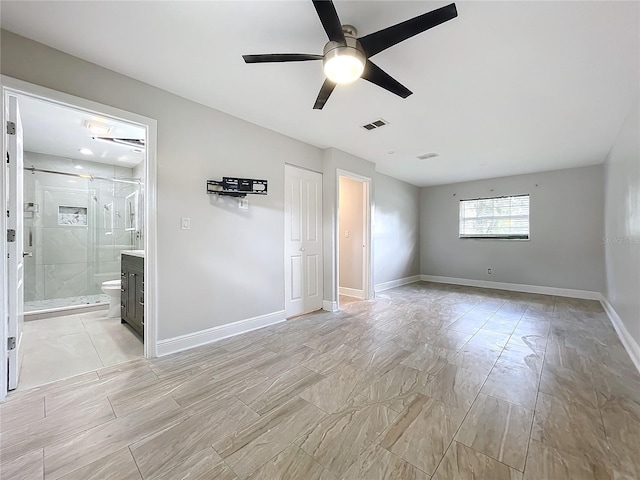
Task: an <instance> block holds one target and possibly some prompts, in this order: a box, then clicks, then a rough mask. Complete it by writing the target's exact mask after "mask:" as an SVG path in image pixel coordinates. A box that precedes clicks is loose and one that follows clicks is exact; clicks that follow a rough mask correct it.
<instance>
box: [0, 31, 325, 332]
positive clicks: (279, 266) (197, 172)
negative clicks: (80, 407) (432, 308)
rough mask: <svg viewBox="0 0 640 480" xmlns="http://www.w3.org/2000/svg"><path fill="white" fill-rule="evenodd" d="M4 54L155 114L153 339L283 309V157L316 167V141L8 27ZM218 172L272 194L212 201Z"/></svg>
mask: <svg viewBox="0 0 640 480" xmlns="http://www.w3.org/2000/svg"><path fill="white" fill-rule="evenodd" d="M1 61H2V64H1V69H2V73H3V74H4V75H8V76H10V77H14V78H18V79H21V80H24V81H27V82H31V83H35V84H38V85H43V86H45V87H48V88H52V89H54V90H58V91H62V92H66V93H69V94H72V95H76V96H79V97H84V98H88V99H90V100H93V101H97V102H100V103H103V104H106V105H111V106H114V107H117V108H121V109H124V110H128V111H130V112H135V113H138V114H140V115H145V116H147V117H151V118H154V119H156V120H157V122H158V145H157V147H158V148H157V169H158V191H157V198H158V205H157V207H158V216H157V223H158V235H157V248H158V252H157V253H158V264H157V272H158V279H159V280H158V292H157V298H158V339H159V340H163V339H167V338H171V337H174V336H178V335H183V334H187V333H191V332H197V331H200V330H204V329H207V328H211V327H215V326H218V325H222V324H226V323H231V322H235V321H238V320H242V319H246V318H251V317H255V316H259V315H265V314H269V313H273V312H277V311H281V310H283V308H284V234H283V232H284V213H283V212H284V210H283V200H284V164H285V162H288V163H291V164H296V165H300V166H303V167H306V168H311V169H313V170H316V171H322V151H321V150H320V149H318V148H316V147H313V146H310V145H308V144H305V143H302V142H300V141H297V140H294V139H291V138H289V137H286V136H283V135H279V134H277V133H274V132H273V131H270V130H267V129H265V128H261V127H258V126H256V125H253V124H250V123H248V122H245V121H243V120H240V119H238V118H235V117H232V116H230V115H226V114H224V113H222V112H219V111H216V110H213V109H211V108H208V107H205V106H203V105H200V104H197V103H195V102H191V101H188V100H185V99H184V98H181V97H178V96H176V95H172V94H170V93H167V92H165V91H163V90H160V89H157V88H154V87H151V86H149V85H147V84H144V83H142V82H138V81H136V80H133V79H131V78H128V77H125V76H123V75H120V74H117V73H115V72H113V71H110V70H107V69H105V68H102V67H99V66H97V65H94V64H91V63H88V62H85V61H83V60H81V59H78V58H76V57H72V56H70V55H67V54H65V53H62V52H60V51H57V50H54V49H51V48H49V47H46V46H44V45H42V44H39V43H37V42H33V41H31V40H28V39H25V38H23V37H20V36H17V35H15V34H12V33H10V32H6V31H3V32H2V59H1ZM223 175H227V176H238V177H252V178H264V179H266V180H268V181H269V194H268V195H267V196H264V197H252V198H251V199H250V206H249V210H247V211H243V210H240V209H238V207H237V203H236V202H219V203H217V202H213V201H212V197H209V196H207V195H206V193H205V190H206V184H205V181H206V180H207V179H219V178H221V177H222V176H223ZM334 191H335V190H334ZM181 217H190V218H191V230H181V229H180V218H181ZM256 232H259V235H257V234H256Z"/></svg>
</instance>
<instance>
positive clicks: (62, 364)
mask: <svg viewBox="0 0 640 480" xmlns="http://www.w3.org/2000/svg"><path fill="white" fill-rule="evenodd" d="M106 313H107V311H106V309H103V310H97V311H93V312H86V313H79V314H73V315H64V316H55V317H50V318H44V319H41V320H30V321H26V322H24V327H23V332H24V333H23V345H22V349H21V357H22V361H21V367H20V380H19V384H18V390H25V389H28V388H31V387H34V386H37V385H42V384H45V383H49V382H53V381H56V380H61V379H63V378H68V377H71V376H74V375H79V374H82V373H86V372H90V371H93V370H97V369H100V368H103V367H109V366H112V365H116V364H118V363H123V362H128V361H130V360H134V359H136V358H142V357H143V355H144V351H143V350H144V348H143V343H142V338H141V337H140V336H138V335H137V334H136V333H135V332H134V331H133V330H132V329H131V328H130V327H129V326H128V325H123V324H122V323H120V319H119V318H106Z"/></svg>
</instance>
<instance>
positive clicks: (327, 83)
mask: <svg viewBox="0 0 640 480" xmlns="http://www.w3.org/2000/svg"><path fill="white" fill-rule="evenodd" d="M334 88H336V84H335V83H334V82H332V81H331V80H329V79H328V78H325V80H324V83H323V84H322V88H321V89H320V93H318V98H316V103H315V104H314V105H313V109H314V110H322V107H324V104H325V103H327V100H329V95H331V92H333V89H334Z"/></svg>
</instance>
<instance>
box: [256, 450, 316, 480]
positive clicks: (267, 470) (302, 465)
mask: <svg viewBox="0 0 640 480" xmlns="http://www.w3.org/2000/svg"><path fill="white" fill-rule="evenodd" d="M323 472H324V468H323V467H322V465H320V464H319V463H318V462H316V461H315V460H314V459H313V458H311V457H310V456H309V455H307V454H306V453H305V452H303V451H302V450H300V448H298V447H296V446H295V445H289V446H288V447H287V448H286V449H285V450H283V451H282V452H281V453H280V454H279V455H277V456H275V457H274V458H272V459H271V460H269V461H268V462H267V463H265V464H264V465H263V466H262V467H260V468H259V469H258V470H257V471H256V472H255V473H254V474H253V475H251V477H250V480H265V479H269V480H293V479H294V478H299V479H304V480H320V478H321V476H322V474H323Z"/></svg>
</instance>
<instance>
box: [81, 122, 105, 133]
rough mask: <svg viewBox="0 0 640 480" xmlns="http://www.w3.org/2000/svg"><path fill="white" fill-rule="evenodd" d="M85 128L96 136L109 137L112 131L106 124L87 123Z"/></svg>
mask: <svg viewBox="0 0 640 480" xmlns="http://www.w3.org/2000/svg"><path fill="white" fill-rule="evenodd" d="M84 126H85V127H87V129H88V130H89V131H90V132H91V133H93V134H94V135H107V134H108V133H109V132H110V131H111V126H110V125H105V124H104V123H95V122H89V121H85V122H84Z"/></svg>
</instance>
